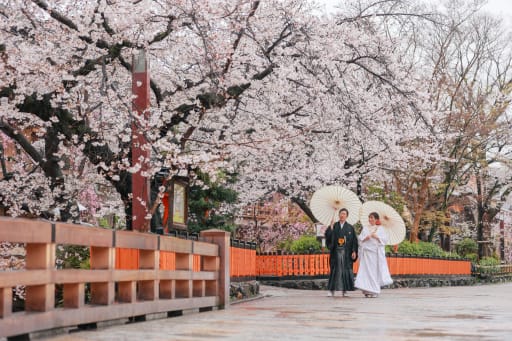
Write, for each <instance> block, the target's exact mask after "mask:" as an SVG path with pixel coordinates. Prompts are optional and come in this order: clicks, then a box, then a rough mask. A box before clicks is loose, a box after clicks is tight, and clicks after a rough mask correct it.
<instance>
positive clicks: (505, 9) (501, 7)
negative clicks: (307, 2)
mask: <svg viewBox="0 0 512 341" xmlns="http://www.w3.org/2000/svg"><path fill="white" fill-rule="evenodd" d="M315 2H317V3H318V4H320V5H324V6H325V9H326V11H328V12H329V11H332V10H334V9H335V8H336V6H337V5H338V4H339V3H340V0H315ZM485 8H486V9H487V10H488V11H489V12H491V13H493V14H497V15H499V16H501V17H502V18H503V20H504V21H505V22H506V23H507V24H508V25H512V19H511V18H512V1H511V0H488V2H487V5H486V6H485Z"/></svg>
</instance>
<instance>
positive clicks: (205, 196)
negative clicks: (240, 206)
mask: <svg viewBox="0 0 512 341" xmlns="http://www.w3.org/2000/svg"><path fill="white" fill-rule="evenodd" d="M198 177H199V179H200V180H201V181H202V182H203V183H204V184H205V185H206V187H207V188H206V189H205V188H203V187H201V186H191V187H190V191H189V203H188V209H189V221H188V229H189V231H190V232H199V231H202V230H207V229H211V228H218V229H222V230H226V231H230V232H233V231H234V230H235V224H234V215H233V213H232V212H229V211H224V207H225V206H224V205H226V204H228V205H229V204H233V203H235V202H236V201H237V193H236V192H235V191H233V190H231V189H229V188H227V187H225V186H223V185H221V184H220V183H219V182H212V181H211V180H210V178H209V176H207V175H206V174H202V173H200V174H199V175H198ZM219 177H220V178H221V180H226V181H228V182H231V181H234V180H233V178H232V177H230V176H228V175H226V174H224V173H221V174H219Z"/></svg>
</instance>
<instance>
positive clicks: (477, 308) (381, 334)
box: [41, 283, 512, 341]
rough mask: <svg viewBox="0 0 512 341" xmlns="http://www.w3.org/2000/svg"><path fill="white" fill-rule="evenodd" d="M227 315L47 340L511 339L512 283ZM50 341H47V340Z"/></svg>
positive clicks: (249, 305)
mask: <svg viewBox="0 0 512 341" xmlns="http://www.w3.org/2000/svg"><path fill="white" fill-rule="evenodd" d="M260 291H261V294H262V295H263V296H264V297H263V298H261V299H258V300H252V301H248V302H243V303H239V304H236V305H232V306H231V307H229V308H228V309H225V310H215V311H210V312H202V313H194V314H185V315H183V316H179V317H173V318H166V319H159V320H152V321H147V322H140V323H133V324H124V325H112V326H108V327H102V328H98V329H97V330H92V331H83V332H78V333H73V334H66V335H57V336H53V337H49V338H44V340H52V341H65V340H77V341H85V340H98V341H99V340H101V341H109V340H112V341H113V340H116V341H118V340H144V341H164V340H173V341H189V340H199V341H202V340H239V341H244V340H265V341H272V340H280V341H283V340H293V341H298V340H338V341H341V340H351V341H352V340H393V341H394V340H399V341H400V340H450V341H451V340H464V341H466V340H479V341H494V340H512V283H504V284H492V285H481V286H461V287H436V288H401V289H385V290H383V291H382V294H381V296H380V297H378V298H365V297H363V296H362V295H361V293H360V292H359V291H356V292H350V293H349V295H350V296H349V297H341V296H337V297H334V298H333V297H327V296H326V294H327V292H326V291H315V290H297V289H285V288H277V287H270V286H262V287H261V288H260ZM41 340H43V339H41Z"/></svg>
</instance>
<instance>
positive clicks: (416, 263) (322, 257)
mask: <svg viewBox="0 0 512 341" xmlns="http://www.w3.org/2000/svg"><path fill="white" fill-rule="evenodd" d="M386 259H387V262H388V266H389V271H390V273H391V275H392V276H399V275H471V262H470V261H469V260H459V259H444V258H427V257H412V256H399V255H390V256H387V257H386ZM358 269H359V261H357V262H356V263H354V272H355V273H357V270H358ZM256 273H257V276H260V277H267V276H275V277H284V276H286V277H289V276H327V275H329V254H327V253H321V254H277V253H268V254H259V255H257V257H256Z"/></svg>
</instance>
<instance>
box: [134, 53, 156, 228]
mask: <svg viewBox="0 0 512 341" xmlns="http://www.w3.org/2000/svg"><path fill="white" fill-rule="evenodd" d="M149 85H150V80H149V67H148V62H147V60H146V53H145V51H143V50H142V51H141V52H140V53H139V55H134V56H133V67H132V94H133V101H132V108H133V112H134V116H133V117H132V148H131V152H132V160H131V161H132V167H138V169H137V171H136V172H135V173H133V174H132V195H133V197H132V229H133V230H137V231H140V232H146V231H148V230H149V220H147V219H146V216H147V215H148V212H149V209H148V205H149V199H150V196H149V195H150V183H149V177H148V174H147V171H148V169H149V158H150V152H151V149H150V146H149V143H148V141H147V138H146V136H145V131H146V128H147V122H148V118H149V106H150V102H149V101H150V87H149Z"/></svg>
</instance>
